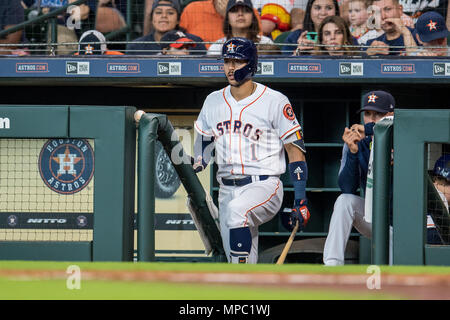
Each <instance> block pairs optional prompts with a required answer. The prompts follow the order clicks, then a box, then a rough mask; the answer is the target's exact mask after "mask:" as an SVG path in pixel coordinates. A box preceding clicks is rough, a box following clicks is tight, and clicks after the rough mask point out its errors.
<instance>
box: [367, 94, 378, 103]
mask: <svg viewBox="0 0 450 320" xmlns="http://www.w3.org/2000/svg"><path fill="white" fill-rule="evenodd" d="M368 98H369V101H367V102H373V103H375V100H376V99H378V97H377V96H376V95H374V94H373V93H372V94H371V95H370V96H369V97H368Z"/></svg>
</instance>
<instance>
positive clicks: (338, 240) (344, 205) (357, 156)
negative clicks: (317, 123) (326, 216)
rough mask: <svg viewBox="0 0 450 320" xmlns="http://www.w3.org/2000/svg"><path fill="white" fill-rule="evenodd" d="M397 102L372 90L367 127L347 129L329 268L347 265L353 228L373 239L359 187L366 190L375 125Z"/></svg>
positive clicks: (365, 113) (365, 108) (365, 103)
mask: <svg viewBox="0 0 450 320" xmlns="http://www.w3.org/2000/svg"><path fill="white" fill-rule="evenodd" d="M394 108H395V100H394V97H392V95H391V94H390V93H388V92H386V91H370V92H368V93H366V94H365V95H364V97H363V107H362V109H361V110H360V111H359V112H363V119H364V125H361V124H354V125H352V126H351V127H350V128H345V129H344V134H343V136H342V140H343V141H344V147H343V151H342V159H341V167H340V169H339V178H338V183H339V187H340V189H341V191H342V194H341V195H340V196H339V197H338V198H337V200H336V202H335V204H334V210H333V215H332V216H331V221H330V228H329V232H328V236H327V240H326V241H325V247H324V251H323V262H324V264H325V265H328V266H336V265H343V264H344V255H345V248H346V246H347V242H348V239H349V236H350V231H351V229H352V226H354V227H355V228H356V229H357V230H358V231H359V232H360V233H361V234H362V235H364V236H366V237H368V238H371V235H372V224H371V223H368V222H367V221H365V220H364V210H365V209H364V198H362V197H360V196H357V195H356V193H357V190H358V188H361V190H366V184H367V173H368V167H369V157H370V149H371V146H372V139H373V128H374V126H375V123H377V122H378V121H380V120H381V119H383V118H384V117H387V116H393V115H394Z"/></svg>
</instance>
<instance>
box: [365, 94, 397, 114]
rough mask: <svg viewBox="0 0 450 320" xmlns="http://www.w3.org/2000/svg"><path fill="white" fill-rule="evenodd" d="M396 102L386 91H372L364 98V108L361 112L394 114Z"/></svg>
mask: <svg viewBox="0 0 450 320" xmlns="http://www.w3.org/2000/svg"><path fill="white" fill-rule="evenodd" d="M394 107H395V100H394V97H393V96H392V95H391V94H390V93H388V92H386V91H381V90H378V91H370V92H368V93H366V94H365V95H364V97H363V107H362V108H361V110H359V111H358V112H361V111H365V110H373V111H377V112H383V113H387V112H392V111H394Z"/></svg>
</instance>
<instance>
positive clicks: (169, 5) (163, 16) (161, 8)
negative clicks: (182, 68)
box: [127, 0, 206, 55]
mask: <svg viewBox="0 0 450 320" xmlns="http://www.w3.org/2000/svg"><path fill="white" fill-rule="evenodd" d="M179 18H180V4H179V3H178V0H155V1H154V2H153V10H152V12H151V15H150V19H151V22H152V26H153V30H152V32H151V33H150V34H148V35H146V36H143V37H140V38H138V39H135V40H134V41H133V42H132V43H129V44H128V45H127V54H146V55H155V54H158V53H159V52H160V51H161V46H160V44H159V41H161V38H162V36H163V35H164V34H165V33H167V32H169V31H171V30H180V31H183V32H185V30H184V29H183V28H181V27H180V26H179ZM186 35H187V36H188V37H189V38H190V39H194V40H195V42H203V40H202V39H201V38H200V37H198V36H196V35H193V34H188V33H186ZM140 42H149V43H140ZM193 50H196V51H197V52H199V53H203V54H204V53H205V52H206V48H205V46H204V45H203V44H201V43H198V45H196V46H195V48H193Z"/></svg>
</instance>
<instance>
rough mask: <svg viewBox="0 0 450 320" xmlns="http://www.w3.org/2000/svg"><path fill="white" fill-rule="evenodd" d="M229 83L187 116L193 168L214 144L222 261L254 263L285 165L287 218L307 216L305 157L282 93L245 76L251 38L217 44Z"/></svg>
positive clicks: (252, 56)
mask: <svg viewBox="0 0 450 320" xmlns="http://www.w3.org/2000/svg"><path fill="white" fill-rule="evenodd" d="M222 57H223V58H224V71H225V75H226V77H227V80H228V82H229V85H228V86H227V87H225V88H223V89H221V90H218V91H215V92H213V93H211V94H210V95H208V97H207V98H206V100H205V102H204V104H203V107H202V110H201V111H200V114H199V116H198V119H197V121H196V122H195V129H196V131H197V133H198V135H197V139H196V143H195V147H194V149H195V159H196V160H195V161H196V163H194V165H193V167H194V169H195V171H196V172H199V171H201V170H203V169H204V168H205V167H206V166H207V164H208V163H209V161H210V159H211V154H212V150H213V149H214V150H215V161H216V163H217V165H218V171H217V177H216V178H217V180H218V182H219V185H220V190H219V220H220V232H221V236H222V240H223V245H224V250H225V253H226V255H227V259H228V262H231V263H257V260H258V226H259V225H261V224H263V223H265V222H267V221H269V220H271V219H272V218H273V217H274V216H275V215H276V214H277V213H278V211H279V210H280V207H281V204H282V201H283V184H282V182H281V180H280V179H279V177H280V175H281V174H282V173H284V172H285V170H286V161H285V156H284V150H286V152H287V154H288V157H289V171H290V173H291V178H292V181H293V184H294V190H295V202H294V208H293V210H292V213H291V214H290V217H289V224H290V226H292V228H293V226H294V225H295V223H296V222H297V221H298V222H299V230H301V229H302V227H304V226H305V225H306V223H307V222H308V219H309V217H310V214H309V211H308V208H307V206H306V204H307V199H306V195H305V188H306V180H307V174H308V171H307V165H306V160H305V155H304V153H305V146H304V142H303V137H302V131H301V127H300V124H299V122H298V121H297V119H296V117H295V114H294V111H293V109H292V106H291V104H290V102H289V100H288V98H287V97H286V96H284V95H283V94H281V93H280V92H277V91H275V90H272V89H270V88H268V87H267V86H265V85H262V84H260V83H256V82H254V81H252V77H253V75H254V74H255V72H256V69H257V60H258V56H257V50H256V46H255V44H254V43H253V42H252V41H251V40H248V39H245V38H231V39H229V40H228V41H226V42H225V44H224V45H223V49H222Z"/></svg>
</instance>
